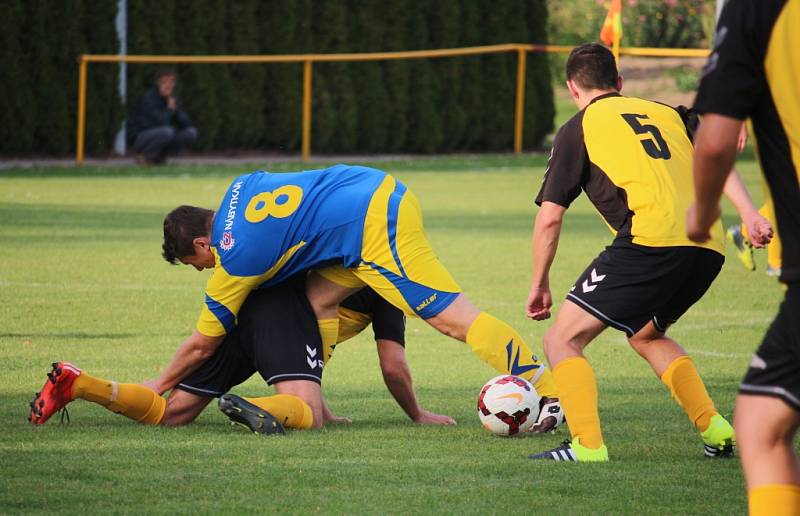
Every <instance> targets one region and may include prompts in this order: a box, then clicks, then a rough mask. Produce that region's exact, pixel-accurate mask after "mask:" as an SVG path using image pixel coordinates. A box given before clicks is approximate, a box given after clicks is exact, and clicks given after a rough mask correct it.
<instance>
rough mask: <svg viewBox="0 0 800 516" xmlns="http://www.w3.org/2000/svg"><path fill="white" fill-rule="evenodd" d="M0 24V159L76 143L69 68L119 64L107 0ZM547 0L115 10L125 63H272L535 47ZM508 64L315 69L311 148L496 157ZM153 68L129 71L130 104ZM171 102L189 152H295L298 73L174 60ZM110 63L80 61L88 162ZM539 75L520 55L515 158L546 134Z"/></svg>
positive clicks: (18, 14)
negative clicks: (519, 137)
mask: <svg viewBox="0 0 800 516" xmlns="http://www.w3.org/2000/svg"><path fill="white" fill-rule="evenodd" d="M3 5H4V15H3V17H0V56H2V58H3V63H4V65H3V67H4V73H3V74H2V78H0V95H2V98H3V99H4V107H3V109H2V110H0V142H2V143H0V154H2V155H6V156H9V155H66V154H69V153H71V152H73V151H74V148H75V109H76V104H77V102H76V98H77V92H76V89H77V65H76V57H77V56H78V55H79V54H81V53H95V54H101V53H103V54H114V53H118V51H119V48H118V41H117V36H116V30H115V26H114V20H115V16H116V6H117V3H116V1H113V0H104V1H99V2H94V1H93V2H89V1H88V0H62V1H56V0H37V1H36V2H26V1H24V0H5V1H4V2H3ZM546 22H547V7H546V4H545V0H527V1H524V0H495V1H493V2H475V1H474V0H442V1H439V2H428V1H425V0H392V1H391V2H385V1H383V0H329V1H325V2H313V1H312V0H270V1H268V2H265V1H260V0H237V1H236V2H227V1H225V0H129V3H128V52H129V53H130V54H286V53H312V52H313V53H335V52H376V51H397V50H424V49H435V48H449V47H461V46H472V45H487V44H496V43H509V42H513V43H524V42H536V43H545V42H546V41H547V36H546V32H545V27H546ZM516 63H517V60H516V55H515V54H512V53H509V54H497V55H488V56H472V57H462V58H440V59H418V60H409V61H386V62H369V63H317V64H315V65H314V82H313V90H314V97H313V106H312V109H313V114H312V116H313V127H312V149H313V150H314V151H315V152H326V153H336V152H342V153H350V152H365V153H374V152H409V153H432V152H453V151H508V150H510V149H511V147H512V143H513V127H514V118H513V113H514V92H515V77H516V66H517V65H516ZM157 68H158V66H156V65H135V64H132V65H128V104H129V106H130V107H133V106H134V105H135V103H136V100H137V97H138V95H140V94H141V92H142V91H143V90H144V89H145V88H146V87H148V86H149V84H150V83H151V81H152V76H153V74H154V72H155V70H156V69H157ZM177 70H178V75H179V81H178V95H179V97H180V98H181V100H182V101H183V104H184V106H185V109H186V111H187V112H188V113H189V114H190V116H191V117H192V119H193V122H194V124H195V125H196V126H197V127H198V129H199V132H200V138H199V140H198V142H197V148H198V149H199V150H203V151H220V150H229V149H268V150H278V151H297V150H298V149H299V147H300V136H301V101H302V99H301V97H302V65H300V64H252V65H179V66H177ZM118 73H119V67H118V66H117V65H111V64H91V65H89V89H88V99H87V106H88V110H87V138H86V146H87V152H89V153H105V152H108V151H109V150H110V149H111V147H112V145H113V140H114V137H115V135H116V132H117V131H118V129H119V127H120V125H121V123H122V121H123V118H124V116H125V107H124V106H123V105H122V103H121V101H120V99H119V96H118V92H117V87H118V85H117V77H118ZM553 114H554V107H553V92H552V87H551V79H550V70H549V68H548V66H547V60H546V58H545V56H543V55H537V54H528V67H527V90H526V108H525V142H524V145H525V147H526V148H529V149H530V148H535V147H537V146H538V145H539V144H540V142H541V141H542V138H543V137H544V136H545V135H546V134H547V133H549V132H550V131H551V130H552V126H553Z"/></svg>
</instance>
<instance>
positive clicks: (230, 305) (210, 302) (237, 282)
mask: <svg viewBox="0 0 800 516" xmlns="http://www.w3.org/2000/svg"><path fill="white" fill-rule="evenodd" d="M254 287H255V285H254V284H253V281H252V278H243V277H238V276H231V275H230V274H228V272H227V271H226V270H225V269H224V268H223V267H222V266H221V265H217V266H216V267H215V268H214V273H213V274H212V275H211V277H210V278H208V283H207V284H206V296H205V305H204V306H203V309H202V310H201V312H200V318H199V320H198V321H197V331H199V332H200V333H202V334H203V335H206V336H208V337H219V336H221V335H225V334H226V333H228V332H230V331H231V330H233V328H234V327H235V326H236V314H238V313H239V309H240V308H241V307H242V304H243V303H244V300H245V299H247V296H248V295H249V294H250V291H251V290H253V288H254Z"/></svg>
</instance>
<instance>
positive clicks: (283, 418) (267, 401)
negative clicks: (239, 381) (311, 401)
mask: <svg viewBox="0 0 800 516" xmlns="http://www.w3.org/2000/svg"><path fill="white" fill-rule="evenodd" d="M245 399H246V400H247V401H249V402H250V403H252V404H253V405H256V406H257V407H260V408H262V409H264V410H266V411H267V412H269V413H270V414H272V415H273V416H275V419H277V420H278V421H279V422H280V423H281V424H282V425H283V426H284V427H286V428H301V429H309V428H311V426H312V424H313V423H314V414H313V413H312V412H311V407H309V406H308V404H307V403H306V402H305V401H303V400H302V399H301V398H298V397H297V396H293V395H291V394H276V395H274V396H263V397H261V398H245Z"/></svg>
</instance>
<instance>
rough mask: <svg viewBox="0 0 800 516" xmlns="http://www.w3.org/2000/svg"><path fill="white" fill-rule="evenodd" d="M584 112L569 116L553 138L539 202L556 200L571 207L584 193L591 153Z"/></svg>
mask: <svg viewBox="0 0 800 516" xmlns="http://www.w3.org/2000/svg"><path fill="white" fill-rule="evenodd" d="M582 122H583V111H581V112H580V113H578V114H576V115H575V116H574V117H572V118H570V119H569V121H568V122H567V123H566V124H564V125H563V126H562V127H561V129H559V130H558V134H556V137H555V139H554V140H553V150H552V151H551V152H550V159H549V160H548V161H547V170H545V172H544V179H543V180H542V187H541V189H540V190H539V195H537V196H536V204H537V205H539V206H541V205H542V203H543V202H544V201H549V202H553V203H555V204H558V205H559V206H563V207H565V208H569V205H570V204H572V201H574V200H575V198H576V197H578V196H579V195H580V193H581V188H582V187H583V185H584V184H585V183H586V180H587V178H588V174H589V156H588V154H587V153H586V145H585V144H584V142H583V126H582Z"/></svg>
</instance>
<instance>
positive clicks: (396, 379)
mask: <svg viewBox="0 0 800 516" xmlns="http://www.w3.org/2000/svg"><path fill="white" fill-rule="evenodd" d="M376 344H377V347H378V357H379V359H380V364H381V373H382V374H383V381H384V383H385V384H386V388H387V389H389V392H390V393H391V394H392V397H393V398H394V399H395V401H397V404H398V405H400V408H402V409H403V412H405V413H406V414H407V415H408V417H409V418H411V420H412V421H416V420H417V419H418V418H419V417H420V415H421V414H422V407H420V406H419V403H417V396H416V394H414V386H413V384H412V380H411V368H410V367H408V362H407V361H406V351H405V348H404V347H403V346H402V344H400V343H399V342H395V341H393V340H389V339H378V340H377V341H376Z"/></svg>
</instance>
